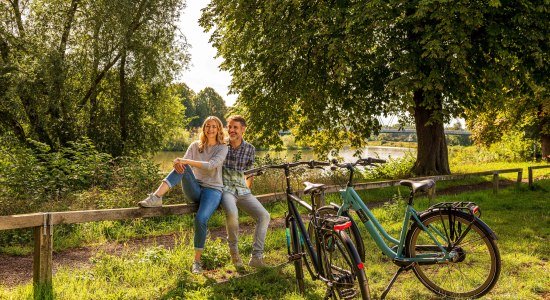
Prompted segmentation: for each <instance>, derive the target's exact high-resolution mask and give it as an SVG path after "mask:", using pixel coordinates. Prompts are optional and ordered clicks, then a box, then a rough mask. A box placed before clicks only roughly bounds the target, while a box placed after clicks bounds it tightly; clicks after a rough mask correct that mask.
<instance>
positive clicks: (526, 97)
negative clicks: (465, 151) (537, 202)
mask: <svg viewBox="0 0 550 300" xmlns="http://www.w3.org/2000/svg"><path fill="white" fill-rule="evenodd" d="M495 15H496V16H498V18H499V19H500V20H506V22H502V23H501V26H499V27H494V28H492V30H493V31H494V32H496V34H497V35H499V36H501V40H502V44H501V46H500V48H499V52H500V53H501V57H503V58H505V59H504V61H507V62H508V65H509V66H510V69H512V70H513V71H512V72H508V77H503V78H502V79H503V80H505V81H506V84H505V86H506V89H505V93H504V95H503V94H500V93H498V94H495V93H493V92H492V91H481V92H480V93H479V97H481V98H483V100H484V101H483V102H482V103H478V105H476V106H475V107H473V108H472V109H470V110H468V111H467V113H466V115H467V119H468V125H469V127H470V128H472V131H473V133H474V135H473V137H474V139H475V140H476V141H477V142H478V143H480V144H485V145H488V144H491V143H493V142H496V141H499V140H500V139H501V138H502V137H503V136H504V135H506V134H510V133H511V132H514V131H518V130H519V131H523V132H524V133H525V135H526V136H527V137H530V138H535V139H538V140H539V141H540V144H541V149H542V155H543V157H545V158H546V159H548V160H549V161H550V81H549V80H548V76H550V38H549V35H548V32H549V30H550V13H549V8H548V4H547V3H544V2H535V1H533V2H531V1H525V2H521V3H520V4H519V5H515V6H514V7H513V8H511V7H503V8H502V9H500V10H499V11H498V13H497V14H495Z"/></svg>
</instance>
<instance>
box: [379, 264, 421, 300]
mask: <svg viewBox="0 0 550 300" xmlns="http://www.w3.org/2000/svg"><path fill="white" fill-rule="evenodd" d="M413 265H414V264H410V265H407V266H402V267H400V268H399V269H398V270H397V272H395V274H394V275H393V278H392V279H391V280H390V283H388V286H387V287H386V289H385V290H384V292H382V295H381V296H380V299H386V296H387V295H388V293H389V292H390V289H391V287H392V286H393V284H394V283H395V281H396V280H397V276H399V275H400V274H401V273H403V271H408V270H410V269H411V268H412V267H413Z"/></svg>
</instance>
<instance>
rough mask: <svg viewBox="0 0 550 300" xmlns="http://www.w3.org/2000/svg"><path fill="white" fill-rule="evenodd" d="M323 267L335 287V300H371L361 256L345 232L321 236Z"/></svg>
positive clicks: (331, 292)
mask: <svg viewBox="0 0 550 300" xmlns="http://www.w3.org/2000/svg"><path fill="white" fill-rule="evenodd" d="M319 233H320V235H321V236H319V237H318V238H320V249H319V250H320V251H319V255H320V256H321V267H322V268H323V275H324V276H325V277H326V279H328V280H329V281H330V282H331V284H332V286H331V287H330V290H329V291H328V292H329V293H330V296H331V297H332V298H333V299H355V298H360V299H370V292H369V286H368V282H367V276H366V275H365V270H364V267H363V262H362V261H361V259H360V258H359V253H357V249H356V248H355V246H354V245H353V242H352V240H351V239H350V237H349V236H348V235H347V233H346V232H345V231H326V230H325V231H324V232H319Z"/></svg>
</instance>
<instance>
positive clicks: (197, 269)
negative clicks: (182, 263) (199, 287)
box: [191, 261, 202, 274]
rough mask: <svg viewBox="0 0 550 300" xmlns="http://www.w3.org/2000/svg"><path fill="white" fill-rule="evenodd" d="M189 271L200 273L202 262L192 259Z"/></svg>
mask: <svg viewBox="0 0 550 300" xmlns="http://www.w3.org/2000/svg"><path fill="white" fill-rule="evenodd" d="M191 273H193V274H200V273H202V263H201V262H200V261H194V262H193V265H192V266H191Z"/></svg>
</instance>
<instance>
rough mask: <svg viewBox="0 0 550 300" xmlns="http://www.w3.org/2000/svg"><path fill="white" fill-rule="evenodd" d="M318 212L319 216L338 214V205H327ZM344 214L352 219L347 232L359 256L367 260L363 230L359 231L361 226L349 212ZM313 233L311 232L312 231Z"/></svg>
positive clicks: (362, 259)
mask: <svg viewBox="0 0 550 300" xmlns="http://www.w3.org/2000/svg"><path fill="white" fill-rule="evenodd" d="M317 213H318V214H319V216H321V217H322V216H323V215H326V214H329V215H338V207H336V206H334V205H326V206H323V207H321V208H319V209H318V210H317ZM342 216H344V217H348V218H349V219H350V221H351V226H350V227H349V228H348V229H347V230H346V233H347V234H348V236H349V237H350V238H351V240H352V242H353V244H354V245H355V248H356V249H357V252H358V253H359V258H361V261H365V243H364V242H363V237H362V236H361V231H359V227H358V226H357V223H356V222H355V221H354V220H353V219H352V218H351V216H350V215H349V213H348V212H347V211H345V212H344V213H343V214H342ZM310 235H311V233H310Z"/></svg>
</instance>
